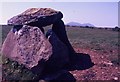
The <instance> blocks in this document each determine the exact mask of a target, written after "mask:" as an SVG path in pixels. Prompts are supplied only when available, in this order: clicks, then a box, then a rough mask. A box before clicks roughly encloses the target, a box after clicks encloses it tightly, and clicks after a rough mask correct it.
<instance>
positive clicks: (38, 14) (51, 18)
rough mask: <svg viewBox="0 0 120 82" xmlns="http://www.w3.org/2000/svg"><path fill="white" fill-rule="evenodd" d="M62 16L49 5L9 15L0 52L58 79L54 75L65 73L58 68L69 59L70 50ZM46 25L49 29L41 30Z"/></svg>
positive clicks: (71, 51)
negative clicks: (10, 16)
mask: <svg viewBox="0 0 120 82" xmlns="http://www.w3.org/2000/svg"><path fill="white" fill-rule="evenodd" d="M62 18H63V14H62V13H61V12H60V11H55V10H53V9H50V8H30V9H27V10H26V11H24V12H23V13H21V14H19V15H17V16H14V17H12V18H11V19H9V20H8V25H13V28H12V29H11V31H10V32H9V33H8V35H7V37H6V39H5V41H4V43H3V46H2V54H3V55H4V56H6V57H8V58H10V59H12V60H14V61H17V62H18V63H19V64H22V65H24V66H25V67H26V68H28V69H29V70H31V71H32V72H33V73H36V74H39V75H40V76H41V78H44V79H46V77H47V78H48V79H47V80H51V78H49V75H53V76H55V77H56V78H58V77H57V75H58V76H59V75H62V74H63V73H65V74H67V73H68V72H66V71H62V72H61V69H62V68H63V66H65V65H66V64H68V63H69V62H70V57H71V55H70V54H71V53H74V49H73V48H72V46H71V44H70V42H69V41H68V37H67V34H66V30H65V25H64V22H63V21H62V20H61V19H62ZM48 25H52V29H50V30H48V32H47V33H45V32H44V27H45V26H48ZM60 73H62V74H60ZM68 75H69V74H68ZM43 76H46V77H43ZM53 76H52V78H53ZM70 76H71V75H70ZM55 77H54V79H55ZM73 80H74V79H73Z"/></svg>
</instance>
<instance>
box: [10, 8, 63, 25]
mask: <svg viewBox="0 0 120 82" xmlns="http://www.w3.org/2000/svg"><path fill="white" fill-rule="evenodd" d="M62 17H63V14H62V13H61V12H60V11H55V10H53V9H50V8H30V9H27V10H26V11H24V12H23V13H21V14H19V15H17V16H14V17H12V18H11V19H9V20H8V24H10V25H30V26H37V27H43V26H46V25H49V24H52V23H54V22H55V21H56V20H59V19H61V18H62Z"/></svg>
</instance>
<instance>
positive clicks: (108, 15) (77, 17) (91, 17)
mask: <svg viewBox="0 0 120 82" xmlns="http://www.w3.org/2000/svg"><path fill="white" fill-rule="evenodd" d="M45 7H48V8H52V9H55V10H59V11H61V12H62V13H63V19H62V20H63V21H64V22H65V24H66V23H69V22H78V23H81V24H82V23H91V24H93V25H94V26H97V27H115V26H118V2H2V7H1V14H2V15H0V16H2V17H1V20H0V24H7V20H8V19H10V18H11V17H13V16H16V15H18V14H20V13H22V12H23V11H25V10H26V9H28V8H45Z"/></svg>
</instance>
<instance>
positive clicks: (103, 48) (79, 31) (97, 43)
mask: <svg viewBox="0 0 120 82" xmlns="http://www.w3.org/2000/svg"><path fill="white" fill-rule="evenodd" d="M66 28H67V29H66V30H67V34H68V38H69V40H70V42H71V44H72V45H73V47H75V48H82V49H90V50H92V51H94V50H96V51H97V52H99V53H101V54H102V53H108V55H109V56H110V57H109V58H110V60H111V61H115V60H116V61H117V60H118V55H120V54H118V47H120V42H118V32H116V31H112V30H105V29H91V28H79V27H66Z"/></svg>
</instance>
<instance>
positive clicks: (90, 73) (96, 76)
mask: <svg viewBox="0 0 120 82" xmlns="http://www.w3.org/2000/svg"><path fill="white" fill-rule="evenodd" d="M74 49H75V51H76V52H77V53H85V54H89V55H90V57H91V60H92V62H94V64H95V65H94V66H93V67H91V68H89V69H86V70H74V71H70V72H71V73H72V74H73V76H74V77H75V78H76V79H77V80H78V81H79V80H120V78H119V77H120V71H119V67H118V66H115V65H113V63H111V61H109V60H108V59H107V54H108V53H102V52H101V53H99V52H97V51H93V50H90V49H81V48H75V47H74ZM101 54H102V55H101Z"/></svg>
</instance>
